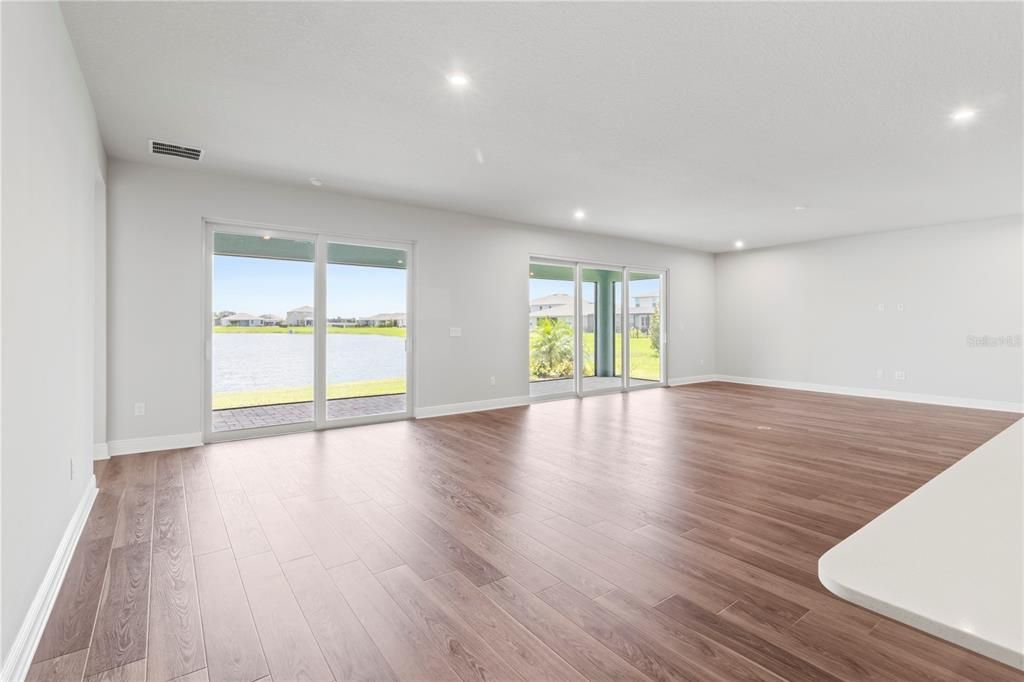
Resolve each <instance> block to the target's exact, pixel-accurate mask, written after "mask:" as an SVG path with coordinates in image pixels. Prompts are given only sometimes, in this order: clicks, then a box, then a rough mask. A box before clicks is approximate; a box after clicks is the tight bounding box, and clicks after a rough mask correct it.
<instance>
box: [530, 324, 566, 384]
mask: <svg viewBox="0 0 1024 682" xmlns="http://www.w3.org/2000/svg"><path fill="white" fill-rule="evenodd" d="M573 343H574V338H573V333H572V326H571V325H570V324H569V323H567V322H564V321H562V320H555V319H552V318H544V319H540V320H538V321H537V327H536V328H535V329H534V330H533V331H532V332H530V373H531V374H532V375H533V376H535V377H537V378H538V379H562V378H565V377H571V376H572V370H573V366H572V350H573Z"/></svg>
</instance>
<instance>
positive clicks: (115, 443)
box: [107, 433, 203, 457]
mask: <svg viewBox="0 0 1024 682" xmlns="http://www.w3.org/2000/svg"><path fill="white" fill-rule="evenodd" d="M202 444H203V434H201V433H178V434H174V435H172V436H153V437H151V438H128V439H125V440H112V441H110V442H109V443H107V451H108V453H109V456H111V457H112V456H114V455H132V454H135V453H136V452H156V451H158V450H177V449H178V448H194V447H198V446H200V445H202Z"/></svg>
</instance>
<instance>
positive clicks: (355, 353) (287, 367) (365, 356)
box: [213, 334, 405, 393]
mask: <svg viewBox="0 0 1024 682" xmlns="http://www.w3.org/2000/svg"><path fill="white" fill-rule="evenodd" d="M313 340H314V339H313V335H312V334H214V335H213V392H214V393H233V392H236V391H253V390H259V389H273V388H289V387H295V386H310V385H312V383H313ZM404 376H405V339H404V338H402V337H400V336H377V335H375V334H328V335H327V383H328V384H338V383H343V382H348V381H366V380H369V379H390V378H394V377H404Z"/></svg>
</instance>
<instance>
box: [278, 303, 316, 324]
mask: <svg viewBox="0 0 1024 682" xmlns="http://www.w3.org/2000/svg"><path fill="white" fill-rule="evenodd" d="M285 319H286V321H287V324H288V326H289V327H312V326H313V306H311V305H304V306H300V307H298V308H295V309H294V310H289V311H288V316H287V317H286V318H285Z"/></svg>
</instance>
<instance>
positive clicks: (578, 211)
mask: <svg viewBox="0 0 1024 682" xmlns="http://www.w3.org/2000/svg"><path fill="white" fill-rule="evenodd" d="M572 217H573V218H575V219H576V220H583V219H584V218H586V217H587V212H586V211H584V210H583V209H582V208H577V209H576V210H575V211H573V212H572Z"/></svg>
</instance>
